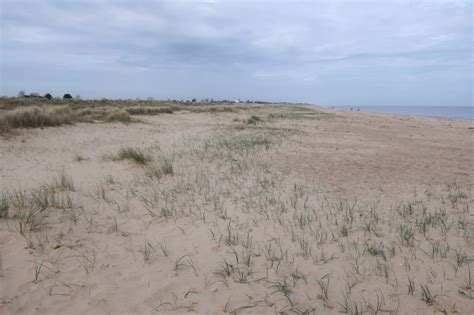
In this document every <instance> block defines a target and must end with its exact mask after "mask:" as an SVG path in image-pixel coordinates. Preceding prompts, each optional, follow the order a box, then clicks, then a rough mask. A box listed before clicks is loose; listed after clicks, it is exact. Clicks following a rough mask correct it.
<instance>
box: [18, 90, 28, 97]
mask: <svg viewBox="0 0 474 315" xmlns="http://www.w3.org/2000/svg"><path fill="white" fill-rule="evenodd" d="M25 95H26V93H25V91H20V92H18V97H25Z"/></svg>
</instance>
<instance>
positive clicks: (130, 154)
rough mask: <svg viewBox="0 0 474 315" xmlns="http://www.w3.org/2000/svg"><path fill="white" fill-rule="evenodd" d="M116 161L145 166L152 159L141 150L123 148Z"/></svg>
mask: <svg viewBox="0 0 474 315" xmlns="http://www.w3.org/2000/svg"><path fill="white" fill-rule="evenodd" d="M116 160H119V161H122V160H130V161H133V162H135V163H137V164H140V165H145V164H147V163H148V162H150V161H151V157H150V156H149V155H147V154H146V153H144V152H143V151H142V150H140V149H135V148H132V147H123V148H121V149H120V151H119V153H118V154H117V156H116Z"/></svg>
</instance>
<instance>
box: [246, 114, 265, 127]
mask: <svg viewBox="0 0 474 315" xmlns="http://www.w3.org/2000/svg"><path fill="white" fill-rule="evenodd" d="M261 121H262V120H261V119H260V117H258V116H255V115H253V116H251V117H250V118H249V119H247V120H246V123H247V125H256V124H257V123H259V122H261Z"/></svg>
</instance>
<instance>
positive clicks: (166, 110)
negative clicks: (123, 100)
mask: <svg viewBox="0 0 474 315" xmlns="http://www.w3.org/2000/svg"><path fill="white" fill-rule="evenodd" d="M125 111H126V112H127V113H128V114H130V115H158V114H173V108H171V107H130V108H126V109H125Z"/></svg>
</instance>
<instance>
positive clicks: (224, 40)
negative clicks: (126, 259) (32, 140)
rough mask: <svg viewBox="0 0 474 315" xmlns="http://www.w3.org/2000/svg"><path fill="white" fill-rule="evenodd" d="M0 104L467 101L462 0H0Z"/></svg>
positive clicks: (467, 26) (469, 63)
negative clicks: (26, 97)
mask: <svg viewBox="0 0 474 315" xmlns="http://www.w3.org/2000/svg"><path fill="white" fill-rule="evenodd" d="M0 1H1V4H2V7H1V22H2V38H1V56H0V57H1V94H2V95H10V96H13V95H17V94H18V91H19V90H25V91H26V92H27V93H30V92H39V93H41V94H44V93H46V92H50V93H52V94H53V95H62V94H64V93H71V94H73V95H76V94H80V95H81V96H82V97H83V98H101V97H108V98H136V97H141V98H147V97H156V98H160V99H167V98H176V99H189V98H194V97H195V98H199V99H200V98H207V97H208V98H211V97H213V98H229V99H238V98H240V99H242V100H246V99H259V100H270V101H279V100H281V101H291V102H309V103H316V104H323V105H446V106H451V105H452V106H456V105H457V106H463V105H472V83H473V50H472V42H473V34H472V26H473V25H472V14H473V5H472V1H471V0H465V1H464V0H443V1H441V0H427V1H421V0H417V1H401V0H390V1H388V0H387V1H382V0H376V1H356V0H345V1H344V0H327V1H323V0H313V1H310V0H307V1H298V0H286V1H283V0H266V1H264V0H241V1H237V0H207V1H204V0H202V1H197V0H169V1H166V0H165V1H159V0H156V1H151V0H144V1H137V0H134V1H132V0H129V1H119V0H75V1H72V0H71V1H69V0H38V1H34V0H27V1H23V0H0Z"/></svg>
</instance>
